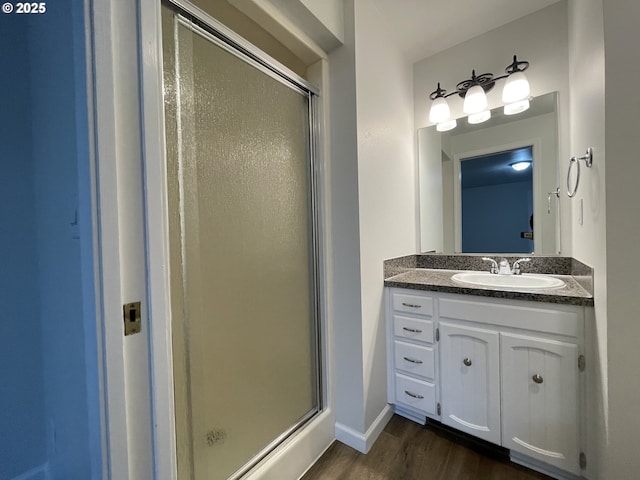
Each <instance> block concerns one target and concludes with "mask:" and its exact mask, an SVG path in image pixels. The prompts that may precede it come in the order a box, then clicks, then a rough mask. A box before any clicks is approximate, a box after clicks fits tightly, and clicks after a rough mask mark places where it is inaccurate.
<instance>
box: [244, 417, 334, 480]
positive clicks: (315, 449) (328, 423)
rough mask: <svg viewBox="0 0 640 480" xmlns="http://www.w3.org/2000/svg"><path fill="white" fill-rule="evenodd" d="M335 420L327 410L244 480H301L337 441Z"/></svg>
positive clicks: (281, 446)
mask: <svg viewBox="0 0 640 480" xmlns="http://www.w3.org/2000/svg"><path fill="white" fill-rule="evenodd" d="M334 424H335V416H334V414H333V412H332V411H331V410H326V411H324V412H322V413H321V414H320V415H318V416H317V417H316V418H315V419H313V420H312V421H311V422H310V423H309V425H307V426H306V427H304V428H303V429H302V430H300V431H299V432H297V433H296V434H295V435H293V436H292V437H291V438H290V439H289V440H287V441H285V442H284V443H283V444H282V445H280V446H279V447H278V448H277V449H276V450H275V451H274V452H273V453H272V454H271V455H269V456H268V457H267V458H266V459H265V460H264V461H262V462H261V463H260V464H259V465H258V466H257V467H256V468H254V469H253V470H251V471H250V472H249V473H248V474H247V475H246V476H244V477H242V478H243V479H244V480H282V479H284V478H289V479H293V478H300V477H301V476H302V475H303V474H304V473H305V472H306V471H307V470H308V469H309V467H311V465H313V464H314V463H315V462H316V460H318V458H320V456H321V455H322V454H323V453H324V452H325V450H326V449H327V448H329V446H330V445H331V444H332V443H333V441H334V440H335V436H334Z"/></svg>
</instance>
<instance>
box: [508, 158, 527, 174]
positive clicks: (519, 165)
mask: <svg viewBox="0 0 640 480" xmlns="http://www.w3.org/2000/svg"><path fill="white" fill-rule="evenodd" d="M509 166H510V167H511V168H513V169H514V170H515V171H516V172H520V171H522V170H526V169H527V168H529V167H530V166H531V160H522V161H519V162H513V163H510V164H509Z"/></svg>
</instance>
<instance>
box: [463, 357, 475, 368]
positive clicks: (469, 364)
mask: <svg viewBox="0 0 640 480" xmlns="http://www.w3.org/2000/svg"><path fill="white" fill-rule="evenodd" d="M462 363H464V364H465V365H466V366H467V367H470V366H471V364H472V363H473V362H472V361H471V359H469V358H465V359H464V360H462Z"/></svg>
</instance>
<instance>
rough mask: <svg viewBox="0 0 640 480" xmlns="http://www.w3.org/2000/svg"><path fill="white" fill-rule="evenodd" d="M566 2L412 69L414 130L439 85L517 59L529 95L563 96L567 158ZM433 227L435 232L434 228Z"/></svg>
mask: <svg viewBox="0 0 640 480" xmlns="http://www.w3.org/2000/svg"><path fill="white" fill-rule="evenodd" d="M567 21H568V20H567V3H566V1H561V2H558V3H555V4H553V5H551V6H549V7H547V8H544V9H542V10H540V11H538V12H535V13H532V14H531V15H527V16H526V17H523V18H521V19H519V20H516V21H514V22H511V23H508V24H506V25H504V26H502V27H499V28H496V29H495V30H491V31H490V32H487V33H485V34H483V35H480V36H478V37H476V38H474V39H472V40H469V41H466V42H463V43H461V44H459V45H456V46H455V47H452V48H449V49H447V50H445V51H443V52H440V53H438V54H436V55H433V56H431V57H428V58H425V59H424V60H421V61H419V62H416V63H415V65H414V125H415V128H416V129H419V128H422V127H425V126H427V125H430V124H429V122H428V112H429V105H430V100H429V94H430V93H431V92H432V91H434V90H435V89H436V86H437V83H438V82H440V83H441V86H442V88H445V89H447V90H449V91H452V90H453V89H454V88H455V85H456V84H457V83H458V82H460V81H462V80H464V79H466V78H469V77H470V76H471V70H472V69H475V70H476V74H480V73H484V72H493V73H494V74H495V75H500V74H502V73H503V72H504V68H505V67H506V66H507V65H508V64H509V63H511V61H512V59H513V55H514V54H515V55H518V59H519V60H527V61H528V62H530V66H529V69H528V70H527V72H526V75H527V78H528V79H529V83H530V84H531V95H532V96H534V97H535V96H539V95H543V94H545V93H549V92H554V91H557V92H559V95H558V103H559V112H558V125H559V127H558V128H559V138H560V142H559V152H558V153H559V158H560V159H561V160H562V159H566V158H567V157H568V155H569V141H568V139H569V78H568V71H567V62H568V36H567ZM502 85H503V83H499V84H498V85H497V87H496V88H494V89H493V90H492V91H491V92H490V93H489V94H488V95H487V98H488V100H489V108H494V107H497V106H499V105H500V104H501V98H500V96H501V92H502ZM449 103H450V105H451V107H452V116H454V117H461V116H463V114H462V111H461V110H462V99H460V98H458V97H456V96H452V97H451V98H450V102H449ZM566 168H567V167H566V165H565V164H564V162H561V172H560V173H559V178H558V182H559V185H561V186H562V183H561V182H562V181H563V180H564V176H563V175H564V172H566ZM562 200H564V201H561V213H560V216H561V218H560V224H561V229H562V231H561V242H562V244H561V251H562V253H563V254H567V255H570V254H571V247H572V244H571V228H570V221H571V220H570V218H571V217H570V209H569V204H568V202H567V201H566V197H564V198H563V199H562ZM434 228H436V227H435V226H434Z"/></svg>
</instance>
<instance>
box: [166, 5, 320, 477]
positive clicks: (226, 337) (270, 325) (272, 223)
mask: <svg viewBox="0 0 640 480" xmlns="http://www.w3.org/2000/svg"><path fill="white" fill-rule="evenodd" d="M202 25H203V24H202V23H201V22H198V25H196V24H195V22H194V23H192V21H191V20H190V19H187V18H186V17H183V16H182V15H181V14H180V13H179V12H177V11H175V10H173V8H172V7H169V6H166V5H165V6H164V7H163V37H164V40H163V43H164V45H163V50H164V52H163V54H164V84H165V86H164V90H165V123H166V138H167V168H168V189H169V198H168V204H169V205H168V206H169V222H170V241H169V245H170V253H171V255H170V258H171V265H170V269H171V295H172V316H173V350H174V351H173V356H174V383H175V406H176V435H177V445H178V469H179V478H180V479H181V480H185V479H195V480H206V479H216V480H217V479H227V478H236V477H239V476H241V475H242V473H243V472H245V471H246V470H247V469H248V468H250V467H251V466H252V465H253V464H255V463H256V462H257V461H259V460H260V459H261V458H262V457H263V456H264V455H266V454H267V453H268V452H269V451H270V449H273V448H274V447H275V446H276V445H277V444H278V443H279V442H281V441H282V440H283V439H284V438H286V437H287V435H289V434H291V433H292V432H293V431H295V430H296V429H297V428H299V427H300V426H301V425H303V424H304V423H305V422H306V421H307V420H308V419H310V418H311V417H312V416H313V415H315V414H316V413H317V412H318V411H319V409H320V401H319V397H320V391H319V390H320V388H319V378H320V374H319V362H318V331H317V328H318V327H317V325H318V322H317V300H316V299H317V294H316V288H317V282H316V280H315V279H316V260H315V259H316V254H315V248H314V245H315V242H314V236H315V228H314V214H313V210H314V209H313V175H312V162H311V154H312V148H311V145H312V128H311V118H312V115H310V112H311V109H312V102H313V98H312V96H313V94H312V93H310V92H309V91H307V90H305V89H304V88H301V87H300V86H299V85H294V84H293V83H290V82H288V81H287V80H286V79H284V78H283V77H282V76H280V75H277V74H274V73H273V72H272V71H270V70H269V69H267V68H265V67H264V65H261V64H260V62H257V61H255V60H251V59H248V58H246V57H245V56H244V55H243V54H242V53H240V52H239V51H238V50H236V49H235V48H234V47H232V46H230V45H228V44H227V43H225V41H224V40H221V39H220V38H218V36H217V34H215V32H213V31H211V30H208V29H206V30H205V28H203V27H202Z"/></svg>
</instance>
